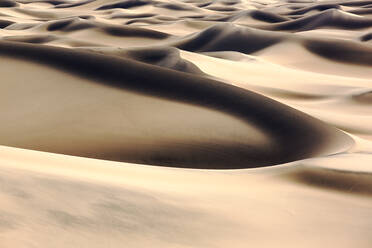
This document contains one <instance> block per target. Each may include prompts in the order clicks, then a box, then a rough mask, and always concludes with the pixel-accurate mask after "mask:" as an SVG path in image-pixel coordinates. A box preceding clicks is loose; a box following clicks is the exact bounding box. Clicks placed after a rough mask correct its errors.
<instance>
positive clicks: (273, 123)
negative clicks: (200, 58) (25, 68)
mask: <svg viewBox="0 0 372 248" xmlns="http://www.w3.org/2000/svg"><path fill="white" fill-rule="evenodd" d="M0 53H1V54H3V55H6V56H10V57H14V58H17V59H23V60H24V61H27V60H29V61H30V62H34V63H35V62H36V63H40V64H41V65H47V66H49V67H53V68H54V69H62V70H63V71H64V72H67V73H69V74H72V75H76V76H79V77H83V78H86V79H88V80H93V82H94V83H93V85H92V87H95V86H94V84H97V83H98V84H104V85H107V86H110V87H115V88H117V89H118V90H120V91H124V92H133V93H136V94H140V95H149V96H151V97H155V98H162V99H167V100H172V101H175V102H183V103H186V104H190V105H191V106H200V107H202V108H207V109H211V110H216V111H219V112H222V113H225V114H227V115H230V116H233V117H234V118H238V119H240V120H241V121H243V122H245V123H246V124H248V125H252V126H253V127H255V128H258V129H259V130H261V132H263V134H264V135H266V136H267V137H268V139H269V142H267V143H266V144H265V145H263V146H262V145H259V144H258V145H257V144H255V143H254V142H251V143H248V144H246V145H245V144H244V143H241V145H239V142H244V141H239V139H238V138H235V140H231V141H229V142H227V143H226V144H224V143H223V142H222V143H219V144H218V143H214V142H213V141H210V140H208V137H206V138H205V140H200V141H197V142H191V143H190V144H187V143H185V144H182V143H178V142H174V141H172V139H170V140H167V139H163V140H158V141H157V140H151V141H150V142H157V143H158V145H155V146H152V147H138V148H137V147H134V148H133V147H130V146H128V145H126V146H120V145H118V144H117V143H116V144H115V143H110V142H105V141H99V142H104V143H102V144H101V145H102V146H103V147H108V148H109V149H111V150H107V151H104V153H100V151H99V150H97V149H96V148H93V149H92V150H91V151H90V150H89V147H90V146H91V145H88V143H87V142H88V140H92V139H91V138H89V136H87V137H85V138H84V137H82V139H81V140H79V139H73V140H71V142H72V143H73V144H72V146H71V147H73V148H74V149H68V147H66V145H67V144H68V143H69V142H70V141H69V138H66V136H65V134H64V133H63V132H61V133H59V132H58V130H59V129H60V128H59V127H58V126H56V127H54V128H55V130H54V131H53V133H50V134H49V135H48V136H44V134H43V131H42V130H43V129H40V128H41V126H42V125H39V127H37V126H36V127H35V126H34V127H33V129H31V130H32V131H31V132H32V133H36V134H38V133H39V134H40V135H39V136H33V139H34V140H36V142H34V143H33V142H32V141H31V142H30V141H25V142H22V141H19V139H16V140H15V141H12V139H13V140H14V138H13V137H14V136H6V133H7V132H9V130H7V129H6V128H3V129H2V132H3V138H2V144H3V145H8V146H9V145H10V146H17V147H21V148H29V149H36V150H43V151H49V152H57V153H58V152H60V153H64V154H70V155H81V156H87V157H93V158H100V159H109V160H118V161H126V162H135V163H146V164H155V165H167V166H176V167H177V166H180V167H191V168H210V169H213V168H216V169H217V168H220V169H228V168H246V167H259V166H267V165H274V164H281V163H285V162H290V161H294V160H298V159H303V158H307V157H312V156H318V155H325V154H330V153H335V152H339V151H340V149H341V151H342V150H343V149H345V148H344V147H345V145H346V146H348V144H349V143H350V142H351V139H350V138H348V137H347V136H346V135H345V134H343V133H341V132H339V131H337V130H336V129H332V128H331V127H328V126H326V125H325V124H323V123H321V122H320V121H318V120H316V119H313V118H311V117H310V116H307V115H305V114H302V113H300V112H298V111H296V110H295V109H292V108H290V107H286V106H284V105H282V104H280V103H278V102H275V101H273V100H270V99H269V98H266V97H264V96H260V95H258V94H255V93H253V92H250V91H247V90H243V89H240V88H237V87H235V86H231V85H227V84H223V83H219V82H217V81H213V80H210V79H206V78H202V77H198V76H195V75H190V74H184V73H181V72H176V71H173V70H167V69H163V68H160V67H154V66H150V65H147V64H142V63H137V62H135V61H132V60H125V59H119V58H117V57H110V56H102V55H98V54H95V53H86V52H76V51H71V50H68V49H61V48H53V47H44V46H37V45H27V44H20V43H9V42H1V43H0ZM31 82H32V81H31ZM37 83H40V82H39V81H37ZM46 83H47V84H46V85H45V86H43V87H46V88H45V90H46V92H50V93H48V94H53V91H59V90H62V89H63V88H64V86H63V85H62V84H60V85H55V86H53V87H50V88H48V84H49V85H50V83H48V81H46ZM8 87H15V86H12V85H9V86H8ZM87 87H88V88H86V90H87V92H88V91H89V89H90V86H87ZM4 92H5V91H4ZM32 94H36V95H35V97H34V99H39V97H38V96H37V94H38V93H30V96H32ZM81 94H86V93H84V92H81ZM106 95H107V93H104V91H103V93H102V95H100V94H99V93H98V96H99V97H100V98H101V97H102V100H103V99H105V97H106ZM30 96H29V97H30ZM96 97H97V96H96ZM85 98H87V99H89V95H88V94H87V95H86V97H85ZM129 99H130V98H129ZM78 100H79V99H78ZM69 101H71V102H73V101H76V98H74V97H73V96H71V98H70V100H69ZM124 103H125V102H124ZM128 103H130V100H128ZM38 104H39V105H40V106H43V104H45V107H47V108H48V109H49V110H44V111H41V113H44V114H43V115H45V114H47V115H50V114H52V112H53V111H55V110H54V107H53V103H49V104H48V103H47V102H45V103H43V102H42V101H41V102H40V103H38ZM61 104H64V103H58V102H57V103H56V106H57V110H56V111H61V110H63V105H61ZM79 104H80V105H81V106H80V107H78V109H81V110H80V111H83V110H84V109H87V108H89V109H94V108H95V107H93V106H94V105H91V106H86V105H84V103H79ZM91 104H97V103H94V102H92V103H91ZM100 104H103V105H104V104H105V102H104V100H103V101H102V103H100ZM136 104H141V100H139V102H137V103H136ZM40 106H39V108H40ZM117 107H120V106H117ZM164 107H167V105H164ZM24 108H25V110H20V109H13V110H12V111H16V112H17V111H26V112H27V111H28V110H27V108H28V107H27V106H24ZM61 108H62V109H61ZM123 108H126V107H125V105H123ZM10 109H11V108H10ZM58 109H59V110H58ZM78 109H76V110H75V111H76V112H77V111H79V110H78ZM40 110H41V109H40ZM32 111H35V110H32ZM36 111H39V110H36ZM180 111H182V109H180ZM81 113H84V112H81ZM273 113H276V114H275V115H273ZM53 114H54V115H55V114H57V116H58V112H57V113H53ZM61 114H62V115H61V116H63V120H64V121H66V120H67V123H68V122H69V121H68V120H69V118H73V119H71V121H77V120H78V119H76V116H74V114H73V112H71V113H69V112H65V111H64V112H61ZM88 114H89V112H88ZM34 115H35V116H34V118H36V119H38V118H40V117H37V116H38V115H39V114H38V112H35V113H34ZM141 115H151V113H150V112H144V113H139V116H138V117H137V118H140V119H141V118H142V117H141ZM71 116H72V117H71ZM88 117H89V116H88ZM88 117H87V118H88ZM10 118H11V117H10ZM57 118H58V117H57ZM80 118H82V119H84V118H86V117H84V115H83V116H80ZM167 118H169V117H167ZM171 118H172V117H171ZM61 120H62V119H61ZM119 120H120V119H118V121H119ZM9 121H11V119H9ZM55 121H57V123H58V122H59V121H58V119H57V120H55ZM113 121H115V120H113ZM132 121H136V120H132ZM163 121H164V125H166V123H167V122H168V120H167V119H164V120H163ZM6 126H7V125H5V127H6ZM18 126H19V127H17V128H16V129H17V130H18V132H23V131H22V129H25V128H27V125H24V126H22V125H18ZM10 127H12V126H10ZM43 128H47V129H49V128H48V127H43ZM72 128H75V127H74V126H72ZM105 128H107V127H106V126H105V125H104V124H103V125H102V128H101V129H103V130H101V131H105V130H104V129H105ZM226 128H229V127H226ZM12 129H15V127H12ZM194 129H195V127H194ZM73 130H74V129H72V132H74V131H73ZM108 130H109V129H108ZM150 130H151V129H150ZM67 131H68V127H67ZM87 132H91V136H92V137H93V136H94V133H95V132H96V131H94V130H92V131H89V129H88V130H87ZM121 132H124V133H125V132H126V131H125V129H123V130H122V131H121ZM147 132H148V131H147ZM253 135H254V134H253ZM133 138H136V136H134V137H133ZM142 138H143V137H142ZM144 139H145V140H146V137H144ZM53 140H55V142H57V143H53ZM114 141H115V138H114ZM288 141H290V142H288ZM90 142H91V141H90ZM93 142H94V141H93ZM124 142H125V141H124ZM145 142H146V141H145ZM186 142H187V141H186ZM230 142H232V143H231V144H230ZM235 142H237V143H236V144H234V143H235ZM60 143H62V144H66V145H65V146H62V147H60V146H59V145H58V144H60ZM79 143H80V144H81V145H79ZM163 144H164V147H162V146H163ZM198 144H202V145H203V146H207V149H206V150H202V149H201V148H202V147H201V146H199V148H196V149H195V148H193V147H192V146H193V145H196V146H198ZM93 145H94V144H93ZM95 145H96V146H97V147H99V146H100V144H99V143H98V144H95ZM139 146H141V145H139ZM110 147H111V148H110ZM79 151H80V152H79ZM221 155H222V156H221Z"/></svg>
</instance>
